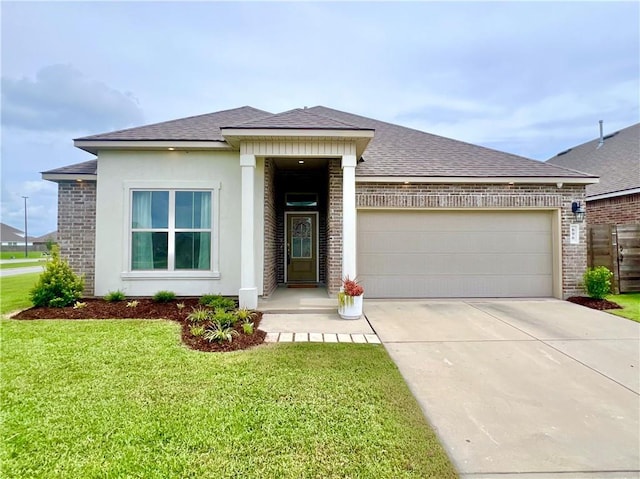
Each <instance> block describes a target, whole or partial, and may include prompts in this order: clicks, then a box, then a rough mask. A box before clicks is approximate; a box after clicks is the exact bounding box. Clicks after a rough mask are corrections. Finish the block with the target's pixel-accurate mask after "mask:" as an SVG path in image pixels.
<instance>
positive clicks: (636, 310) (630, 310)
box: [607, 293, 640, 323]
mask: <svg viewBox="0 0 640 479" xmlns="http://www.w3.org/2000/svg"><path fill="white" fill-rule="evenodd" d="M607 299H608V300H609V301H613V302H614V303H617V304H619V305H620V306H622V309H609V310H607V313H611V314H615V315H616V316H622V317H623V318H627V319H632V320H633V321H637V322H639V323H640V293H625V294H610V295H609V296H607Z"/></svg>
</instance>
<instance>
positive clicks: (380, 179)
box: [356, 176, 600, 185]
mask: <svg viewBox="0 0 640 479" xmlns="http://www.w3.org/2000/svg"><path fill="white" fill-rule="evenodd" d="M599 181H600V179H599V178H593V177H580V178H571V177H561V176H553V177H552V176H550V177H544V176H528V177H527V176H525V177H523V176H484V177H481V176H356V183H408V184H411V183H492V184H496V183H498V184H501V183H526V184H531V183H535V184H555V185H557V184H558V183H564V184H566V185H569V184H571V185H590V184H593V183H598V182H599Z"/></svg>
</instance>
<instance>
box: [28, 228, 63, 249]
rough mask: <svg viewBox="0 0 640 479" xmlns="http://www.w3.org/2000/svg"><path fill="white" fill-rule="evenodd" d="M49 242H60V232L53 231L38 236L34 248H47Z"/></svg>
mask: <svg viewBox="0 0 640 479" xmlns="http://www.w3.org/2000/svg"><path fill="white" fill-rule="evenodd" d="M49 241H51V242H53V243H57V242H58V232H57V231H52V232H51V233H47V234H44V235H42V236H38V237H37V238H33V244H34V246H46V245H47V243H49Z"/></svg>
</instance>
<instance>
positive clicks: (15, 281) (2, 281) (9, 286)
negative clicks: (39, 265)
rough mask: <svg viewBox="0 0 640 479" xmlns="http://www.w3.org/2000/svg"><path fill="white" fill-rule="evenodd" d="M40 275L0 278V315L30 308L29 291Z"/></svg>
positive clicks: (31, 274) (30, 274)
mask: <svg viewBox="0 0 640 479" xmlns="http://www.w3.org/2000/svg"><path fill="white" fill-rule="evenodd" d="M39 277H40V273H29V274H19V275H17V276H5V277H1V278H0V314H6V313H10V312H12V311H16V310H18V309H25V308H29V307H30V306H32V304H31V300H30V299H29V291H30V290H31V288H33V285H35V284H36V281H37V280H38V278H39Z"/></svg>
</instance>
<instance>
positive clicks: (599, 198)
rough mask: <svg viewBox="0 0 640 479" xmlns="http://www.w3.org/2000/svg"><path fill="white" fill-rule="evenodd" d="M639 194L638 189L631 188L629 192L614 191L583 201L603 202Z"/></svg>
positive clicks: (588, 197) (589, 197) (639, 189)
mask: <svg viewBox="0 0 640 479" xmlns="http://www.w3.org/2000/svg"><path fill="white" fill-rule="evenodd" d="M637 193H640V188H631V189H630V190H622V191H615V192H613V193H602V194H601V195H593V196H587V197H586V198H585V201H596V200H604V199H607V198H616V197H618V196H626V195H635V194H637Z"/></svg>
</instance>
